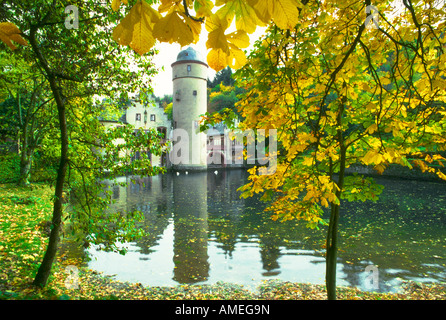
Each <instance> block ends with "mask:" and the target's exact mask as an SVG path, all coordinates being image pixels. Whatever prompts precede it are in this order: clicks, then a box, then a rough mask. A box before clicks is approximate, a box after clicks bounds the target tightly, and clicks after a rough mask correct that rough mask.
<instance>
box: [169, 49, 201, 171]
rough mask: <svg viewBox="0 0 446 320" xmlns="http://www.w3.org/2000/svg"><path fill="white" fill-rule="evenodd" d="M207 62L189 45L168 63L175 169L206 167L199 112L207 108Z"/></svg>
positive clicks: (172, 156)
mask: <svg viewBox="0 0 446 320" xmlns="http://www.w3.org/2000/svg"><path fill="white" fill-rule="evenodd" d="M208 68H209V67H208V65H207V64H206V62H205V60H204V59H203V57H202V56H201V54H200V53H198V52H197V51H195V50H194V49H193V48H192V47H189V48H187V49H185V50H183V51H181V52H180V53H179V54H178V56H177V60H176V61H175V62H174V63H172V81H173V106H172V117H173V129H174V130H173V136H172V140H173V150H172V151H171V155H170V156H171V162H172V165H173V168H174V169H176V170H192V171H193V170H205V169H206V168H207V152H206V150H207V148H206V133H204V132H200V125H199V120H200V115H203V114H204V113H206V111H207V76H208Z"/></svg>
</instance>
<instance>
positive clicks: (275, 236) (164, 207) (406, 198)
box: [113, 170, 446, 285]
mask: <svg viewBox="0 0 446 320" xmlns="http://www.w3.org/2000/svg"><path fill="white" fill-rule="evenodd" d="M246 177H247V175H246V173H245V172H243V171H242V170H227V171H224V170H223V171H222V170H220V171H218V173H217V174H214V172H213V171H210V172H203V173H194V174H192V173H189V175H184V174H181V175H180V176H176V175H175V174H174V175H171V174H166V175H164V176H157V177H151V178H145V180H137V181H135V183H133V184H131V185H130V186H129V187H127V188H123V187H118V188H116V187H114V188H113V197H115V199H116V200H117V203H116V208H121V209H120V210H122V209H125V210H132V209H135V208H136V209H139V210H141V211H143V212H144V214H145V217H146V220H145V222H144V228H146V230H147V231H149V233H150V236H149V237H146V238H144V239H142V240H140V241H138V243H137V245H138V246H139V247H141V252H142V253H150V252H151V249H150V248H151V247H153V246H154V245H156V244H157V241H158V240H159V238H160V236H161V235H162V234H163V232H164V230H165V228H166V227H167V226H168V224H169V219H170V218H173V221H174V232H175V234H174V236H175V239H174V257H173V259H174V263H175V269H174V279H175V280H176V281H178V282H180V283H193V282H198V281H203V280H206V279H207V278H208V276H209V268H210V266H209V261H208V259H209V257H208V253H207V242H208V238H210V240H211V241H213V242H215V243H217V247H219V248H221V249H222V250H223V252H224V253H225V254H226V255H228V256H229V257H231V256H232V253H233V252H234V250H236V245H237V244H238V243H240V242H256V243H258V245H259V254H260V256H261V259H262V264H263V269H264V270H265V272H264V275H265V276H269V275H274V274H277V272H280V257H281V256H282V255H283V254H287V253H286V252H285V251H287V250H310V252H311V251H312V250H318V251H319V252H320V253H314V254H315V255H318V256H323V253H324V250H323V244H324V242H325V233H326V229H325V227H321V230H310V229H308V228H306V227H305V222H301V221H287V222H284V223H282V222H278V221H272V220H271V219H270V218H269V216H268V213H264V212H263V208H264V206H265V204H263V203H261V202H260V201H259V200H258V198H256V197H253V198H248V199H240V197H239V195H240V193H239V192H238V191H237V189H238V188H239V187H240V186H242V185H243V183H244V181H246V180H245V179H246ZM378 183H383V184H384V185H385V189H384V192H383V194H382V196H381V198H380V200H379V201H378V202H376V203H373V202H365V203H348V202H344V203H343V208H342V212H341V222H340V235H341V246H340V249H341V251H340V253H339V260H338V261H339V263H340V264H341V266H340V267H341V268H342V269H343V272H344V273H345V277H346V279H345V280H346V281H347V282H348V283H350V284H351V285H360V284H361V281H362V278H361V277H363V276H364V275H363V271H364V268H365V266H363V265H362V264H363V263H364V261H367V262H368V263H370V264H375V265H378V266H379V268H380V272H381V276H382V280H383V281H385V280H386V279H387V280H389V279H390V280H391V278H392V276H394V277H397V276H399V275H395V274H392V273H388V274H386V272H387V271H386V270H390V269H392V270H393V269H405V271H404V272H406V273H407V274H410V275H411V276H413V277H416V276H417V275H420V274H422V273H423V272H431V273H437V274H434V275H432V277H434V278H435V277H436V278H438V279H439V280H442V281H444V274H445V273H446V266H445V263H444V261H445V260H444V259H445V254H444V226H445V224H446V214H445V208H446V205H445V204H446V195H445V194H444V186H445V184H444V183H436V182H420V181H405V180H391V179H382V178H380V179H378ZM172 214H173V215H172ZM308 254H310V253H308ZM253 259H257V257H253ZM389 272H390V271H389ZM407 274H406V275H407ZM441 274H443V276H442V275H441ZM402 277H404V275H402ZM442 277H443V278H442Z"/></svg>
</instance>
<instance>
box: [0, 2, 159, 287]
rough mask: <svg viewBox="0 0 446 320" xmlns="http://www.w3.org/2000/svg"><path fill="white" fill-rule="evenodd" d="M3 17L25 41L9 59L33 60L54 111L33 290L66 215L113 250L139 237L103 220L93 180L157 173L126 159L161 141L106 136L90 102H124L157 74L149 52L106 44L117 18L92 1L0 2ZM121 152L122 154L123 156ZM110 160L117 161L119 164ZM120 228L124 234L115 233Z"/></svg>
mask: <svg viewBox="0 0 446 320" xmlns="http://www.w3.org/2000/svg"><path fill="white" fill-rule="evenodd" d="M68 5H70V7H68ZM67 7H68V8H67ZM66 10H67V13H66V12H65V11H66ZM0 12H1V16H2V18H3V19H6V20H7V21H8V22H10V23H14V25H15V26H17V27H18V28H19V29H20V30H21V32H22V34H21V36H22V37H23V38H24V39H26V41H27V43H28V45H27V46H22V47H20V49H18V51H17V50H16V51H14V52H11V51H9V52H10V54H11V55H13V54H17V52H20V54H21V55H22V56H23V57H24V59H25V61H29V62H31V61H36V63H37V66H38V68H39V69H38V70H39V71H40V72H41V75H42V77H43V78H44V79H45V85H46V86H47V87H48V88H49V89H50V92H51V95H52V98H53V100H54V106H55V112H56V114H57V120H56V124H57V128H58V134H57V136H53V137H46V139H44V140H43V141H42V144H44V146H45V149H46V150H45V152H46V154H52V155H53V156H57V157H58V158H59V167H58V172H57V179H56V182H55V194H54V206H53V216H52V221H51V234H50V237H49V242H48V248H47V250H46V252H45V255H44V257H43V260H42V263H41V265H40V267H39V270H38V272H37V274H36V277H35V279H34V284H35V285H37V286H45V285H46V283H47V280H48V276H49V275H50V271H51V266H52V264H53V261H54V258H55V256H56V253H57V250H58V244H59V237H60V231H61V227H62V220H63V219H66V218H67V217H68V218H69V221H70V222H71V223H73V225H75V226H77V227H78V228H83V229H84V230H83V231H84V234H85V235H86V236H88V237H89V239H90V241H91V242H96V243H100V242H101V241H102V242H105V244H106V247H107V248H112V247H113V243H114V242H115V240H116V239H117V238H118V237H120V238H122V237H125V236H126V233H125V230H128V231H130V232H133V235H134V234H135V233H136V231H135V230H134V229H133V228H132V227H131V226H132V225H134V223H133V224H132V221H133V222H134V220H133V219H130V216H128V217H127V218H128V219H127V220H126V219H123V218H122V217H121V215H119V214H116V215H113V214H111V215H110V216H109V218H110V219H109V220H108V221H107V222H105V220H104V216H103V215H104V214H105V213H104V208H105V207H106V204H107V200H109V198H107V197H105V198H101V197H99V195H100V194H99V192H100V191H103V188H102V186H101V184H100V183H99V182H98V181H97V177H98V176H100V174H101V173H103V172H104V171H106V169H107V166H108V168H109V169H110V171H111V173H112V174H122V173H123V172H126V170H139V171H140V173H141V174H153V173H157V172H159V170H160V169H159V168H152V166H151V164H150V161H149V160H148V159H147V157H145V158H144V157H143V159H141V160H139V161H138V162H134V163H130V162H129V161H128V160H129V158H130V153H131V152H135V150H136V149H138V148H144V149H147V148H151V149H152V151H153V152H157V151H158V150H159V148H160V146H159V144H157V143H156V142H157V141H159V140H158V139H159V137H158V134H157V133H156V132H152V131H151V132H148V133H146V134H136V135H135V134H133V133H134V131H133V129H132V128H129V127H121V128H119V129H116V130H108V131H106V130H105V128H104V127H103V126H101V124H100V123H99V120H98V117H99V111H100V110H97V109H95V104H94V100H93V97H94V95H102V96H107V97H110V98H111V99H118V98H119V97H121V98H124V99H126V97H127V95H128V93H132V92H140V91H150V82H149V81H147V76H150V74H152V73H153V72H154V69H153V68H152V65H151V63H150V54H149V55H147V56H146V57H140V56H137V55H135V54H134V52H133V51H131V50H129V49H126V48H120V47H118V46H117V44H116V43H115V42H114V41H110V39H111V33H112V26H113V25H114V24H115V22H116V20H117V19H120V18H122V16H121V14H120V13H112V12H110V11H109V7H108V6H104V5H103V4H102V3H98V2H97V1H93V0H87V1H80V0H79V1H71V2H70V3H69V4H67V3H62V2H61V1H57V0H39V1H31V0H29V1H27V0H25V1H20V2H16V1H3V2H2V3H1V6H0ZM0 46H2V47H5V44H0ZM2 49H3V48H2ZM46 107H48V108H49V107H50V105H49V104H47V106H46ZM117 138H123V139H124V141H125V142H124V143H123V144H122V145H120V146H119V147H116V148H113V143H112V142H113V141H114V140H116V139H117ZM124 148H125V149H126V153H125V155H124V156H123V157H122V158H120V157H119V155H120V154H122V150H123V149H124ZM100 151H101V152H100ZM119 152H121V153H119ZM112 160H120V162H119V163H120V165H119V166H116V165H115V164H116V162H113V161H112ZM68 190H70V191H72V193H73V194H74V196H75V198H76V201H77V202H76V203H77V204H78V205H77V206H75V207H74V208H73V210H72V211H70V214H69V216H68V213H67V212H64V210H63V203H64V197H66V191H68ZM101 219H102V220H101ZM120 227H122V228H121V229H122V230H123V231H124V232H123V233H122V234H121V233H117V232H116V230H117V228H120Z"/></svg>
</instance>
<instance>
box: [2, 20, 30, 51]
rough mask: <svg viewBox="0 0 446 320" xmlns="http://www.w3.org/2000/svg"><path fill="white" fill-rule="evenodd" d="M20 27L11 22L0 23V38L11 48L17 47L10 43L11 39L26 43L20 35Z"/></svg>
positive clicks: (22, 43)
mask: <svg viewBox="0 0 446 320" xmlns="http://www.w3.org/2000/svg"><path fill="white" fill-rule="evenodd" d="M20 33H21V32H20V29H19V28H17V26H16V25H15V24H14V23H12V22H1V23H0V40H1V41H3V42H4V43H6V45H7V46H8V47H9V48H11V50H15V49H17V47H16V46H15V45H14V44H13V43H12V41H14V42H16V43H18V44H21V45H24V46H26V45H28V43H27V42H26V40H25V39H23V38H22V36H21V35H20Z"/></svg>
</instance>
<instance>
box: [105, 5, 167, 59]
mask: <svg viewBox="0 0 446 320" xmlns="http://www.w3.org/2000/svg"><path fill="white" fill-rule="evenodd" d="M159 18H160V15H159V14H158V12H156V11H155V10H154V9H152V8H151V7H150V6H149V5H148V4H147V3H145V2H144V1H139V2H137V3H136V4H135V5H134V6H133V7H132V9H131V10H130V12H129V13H128V14H127V15H126V16H125V17H124V19H122V21H121V22H120V23H119V24H118V25H117V26H116V28H115V29H114V30H113V39H114V40H115V41H117V42H118V43H119V44H120V45H128V46H130V47H131V48H132V49H133V50H135V51H136V52H137V53H138V54H140V55H143V54H144V53H146V52H148V51H149V50H150V48H152V47H153V45H154V44H155V39H154V37H153V35H152V32H153V25H154V23H156V22H157V21H158V20H159Z"/></svg>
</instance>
